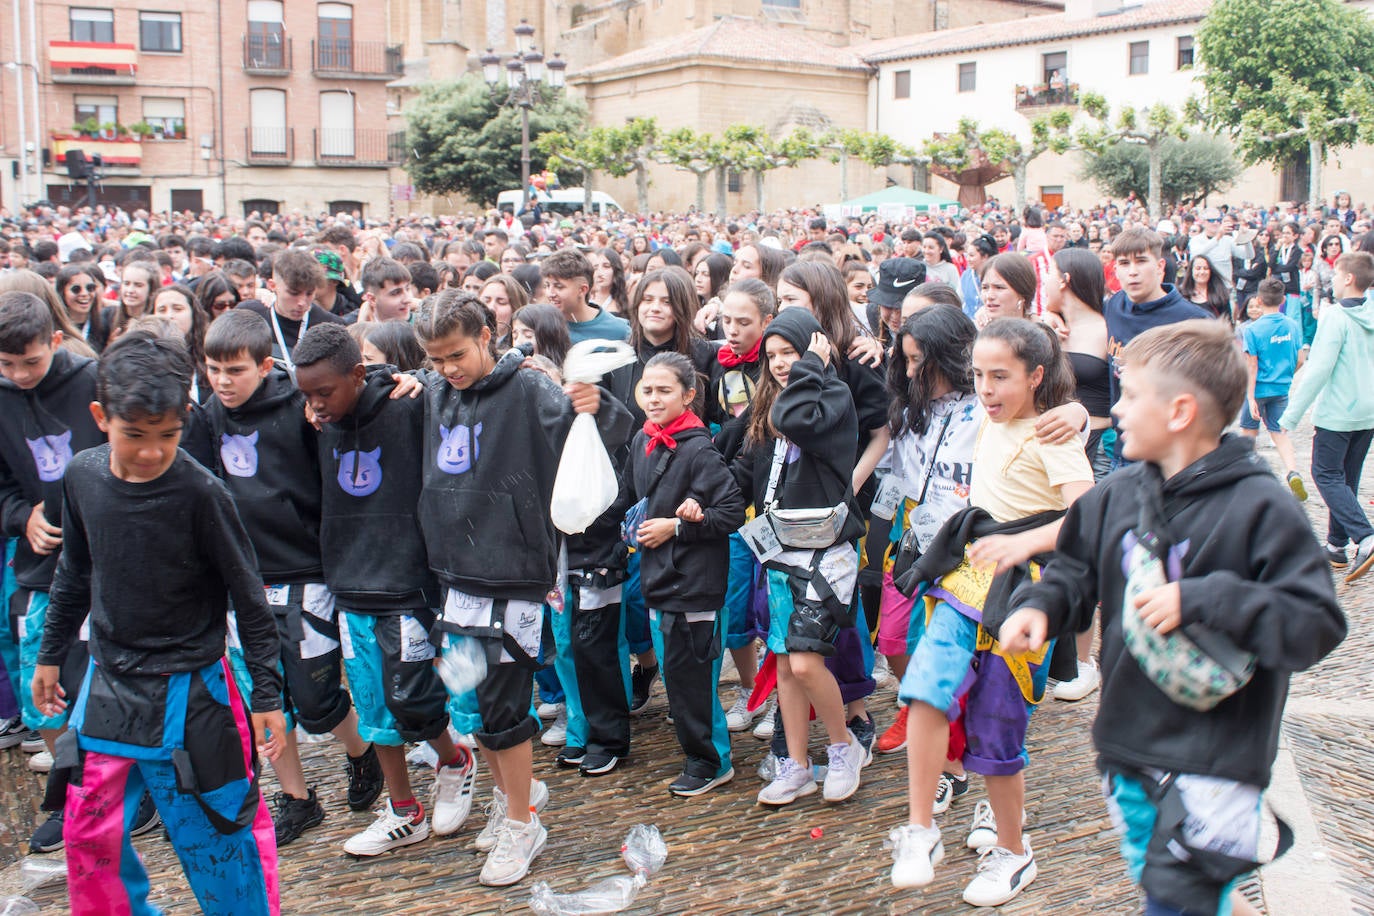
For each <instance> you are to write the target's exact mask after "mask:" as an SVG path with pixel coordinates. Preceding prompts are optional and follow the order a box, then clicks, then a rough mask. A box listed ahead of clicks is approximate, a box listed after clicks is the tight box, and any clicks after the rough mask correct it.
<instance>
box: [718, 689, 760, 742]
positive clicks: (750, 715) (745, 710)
mask: <svg viewBox="0 0 1374 916" xmlns="http://www.w3.org/2000/svg"><path fill="white" fill-rule="evenodd" d="M733 689H734V691H735V702H734V703H732V704H730V708H729V709H727V710H726V711H725V728H726V730H727V731H732V732H742V731H744V730H746V729H747V728H749V726H751V725H753V724H754V720H755V719H757V718H758V717H759V715H760V714H762V712H763V710H764V709H765V708H767V705H768V704H766V703H765V704H764V705H763V706H760V707H759V708H758V709H755V710H753V711H752V712H751V711H750V710H749V694H750V693H752V691H750V690H745V689H744V688H743V687H735V688H733Z"/></svg>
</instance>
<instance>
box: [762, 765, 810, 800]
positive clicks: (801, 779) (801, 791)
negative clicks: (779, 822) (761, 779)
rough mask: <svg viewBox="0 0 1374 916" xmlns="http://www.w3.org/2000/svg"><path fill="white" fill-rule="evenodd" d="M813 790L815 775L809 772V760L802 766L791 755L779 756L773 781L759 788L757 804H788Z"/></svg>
mask: <svg viewBox="0 0 1374 916" xmlns="http://www.w3.org/2000/svg"><path fill="white" fill-rule="evenodd" d="M815 791H816V777H815V776H813V775H812V773H811V761H810V760H808V761H806V765H805V766H802V765H800V764H798V763H797V762H796V761H795V760H793V759H792V758H791V757H780V758H778V763H777V769H776V775H774V777H773V781H772V782H770V783H769V784H768V785H766V786H764V787H763V788H762V789H760V790H759V804H760V805H769V806H770V807H780V806H782V805H790V804H792V802H794V801H796V800H797V799H799V798H801V797H802V796H804V795H811V794H813V793H814V792H815Z"/></svg>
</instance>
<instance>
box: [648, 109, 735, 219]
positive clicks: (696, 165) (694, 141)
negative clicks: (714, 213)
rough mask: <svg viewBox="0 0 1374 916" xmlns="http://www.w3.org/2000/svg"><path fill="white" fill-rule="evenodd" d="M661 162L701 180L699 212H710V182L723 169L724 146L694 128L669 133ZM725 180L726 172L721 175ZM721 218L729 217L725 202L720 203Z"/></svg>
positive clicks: (699, 183)
mask: <svg viewBox="0 0 1374 916" xmlns="http://www.w3.org/2000/svg"><path fill="white" fill-rule="evenodd" d="M659 156H660V160H661V161H662V162H664V163H666V164H668V165H671V166H673V167H674V168H676V169H681V170H682V171H684V172H691V173H692V174H693V175H695V176H696V179H697V210H698V211H699V212H700V211H705V209H706V179H707V178H709V177H710V175H711V173H712V172H717V171H720V169H721V143H720V141H719V140H717V139H716V138H715V137H713V136H711V135H710V134H707V133H698V132H696V131H694V130H692V128H690V127H680V128H678V129H677V130H675V131H672V132H671V133H669V134H667V135H666V136H664V138H663V142H662V144H661V147H660V149H659ZM720 174H721V177H722V178H724V172H721V173H720ZM717 203H718V204H719V207H718V210H719V215H720V217H721V219H724V218H725V215H726V214H725V202H724V200H723V199H722V200H720V201H717Z"/></svg>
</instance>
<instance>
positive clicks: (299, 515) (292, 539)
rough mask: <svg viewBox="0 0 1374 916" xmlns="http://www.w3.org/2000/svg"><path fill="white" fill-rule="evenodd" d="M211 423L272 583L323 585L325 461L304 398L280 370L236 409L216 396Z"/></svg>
mask: <svg viewBox="0 0 1374 916" xmlns="http://www.w3.org/2000/svg"><path fill="white" fill-rule="evenodd" d="M205 419H206V420H207V421H208V422H209V424H210V437H211V442H212V443H213V445H214V448H215V453H216V456H217V457H218V458H219V462H218V464H219V467H218V468H216V471H217V472H218V473H219V476H220V479H222V480H223V481H224V485H225V486H226V487H228V489H229V493H230V494H231V495H232V496H233V497H234V502H235V503H236V504H237V505H238V508H239V515H240V516H242V518H243V526H244V527H245V528H247V529H248V537H249V538H250V539H251V540H252V542H253V547H254V549H255V550H257V554H258V568H259V571H260V572H261V574H262V579H263V582H265V583H266V584H268V585H290V584H296V583H303V582H322V581H324V568H323V566H322V564H321V563H320V459H319V455H318V453H317V445H316V439H317V436H316V433H315V429H314V427H312V426H311V425H310V424H309V423H307V422H306V421H305V396H304V395H303V394H301V393H300V392H299V391H297V390H296V386H295V385H294V384H292V382H291V377H290V376H289V375H287V373H286V370H285V369H283V368H282V367H280V366H274V367H273V368H272V371H271V372H269V373H268V374H267V377H266V378H265V379H263V380H262V384H261V385H259V386H258V390H257V391H255V392H253V394H252V396H251V397H249V398H248V400H247V401H244V402H243V403H242V404H240V405H239V406H238V407H235V408H233V409H229V408H226V407H225V406H224V405H223V404H222V403H221V402H220V400H219V398H218V397H214V398H211V399H210V401H209V402H208V403H206V405H205Z"/></svg>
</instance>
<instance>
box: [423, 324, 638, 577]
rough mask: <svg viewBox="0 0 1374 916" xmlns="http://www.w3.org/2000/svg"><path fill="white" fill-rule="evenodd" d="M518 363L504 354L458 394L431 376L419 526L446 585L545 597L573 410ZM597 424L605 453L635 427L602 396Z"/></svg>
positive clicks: (554, 559)
mask: <svg viewBox="0 0 1374 916" xmlns="http://www.w3.org/2000/svg"><path fill="white" fill-rule="evenodd" d="M524 359H525V356H524V354H523V353H520V352H519V351H518V350H510V351H508V352H506V353H505V354H504V355H503V356H502V357H501V358H500V359H499V360H498V361H497V363H496V366H495V368H493V369H492V371H491V372H490V373H488V374H487V375H486V376H484V377H483V378H481V379H479V380H478V381H476V382H474V383H473V385H472V386H471V387H470V388H467V389H465V390H462V391H460V390H458V389H456V388H454V387H453V386H452V385H450V384H449V383H448V382H447V381H446V380H445V379H443V378H442V377H439V376H437V375H435V374H433V373H429V374H428V375H427V378H428V380H429V381H428V384H427V390H426V392H425V395H424V403H425V446H424V449H425V461H424V489H423V492H422V494H421V497H420V526H421V529H422V530H423V531H424V536H425V546H426V548H427V549H428V553H429V565H430V569H432V570H433V571H434V574H435V575H436V576H438V577H439V582H440V583H441V584H442V585H445V586H447V587H450V588H455V589H458V590H459V591H463V592H466V593H468V594H471V595H476V596H479V597H484V598H504V599H515V600H520V601H543V600H544V597H545V596H546V595H547V594H548V590H549V589H550V588H551V587H553V585H554V580H555V578H556V577H557V571H558V539H557V533H556V532H555V530H554V527H553V521H552V519H551V518H550V517H549V507H550V504H551V502H552V500H553V481H554V476H555V475H556V474H557V473H558V461H559V458H560V456H561V455H562V453H563V443H564V442H565V441H566V440H567V438H568V430H569V429H571V428H572V422H573V416H574V414H573V409H572V403H571V402H570V401H569V400H568V398H567V395H565V394H564V393H563V392H562V391H561V390H560V389H559V387H558V386H557V385H555V384H554V383H553V380H552V379H550V378H549V377H548V376H547V375H544V374H543V373H542V372H537V371H535V370H532V369H529V370H523V371H522V370H521V368H520V365H521V363H522V362H524ZM596 423H597V427H598V429H599V430H600V432H601V438H602V441H603V442H604V443H605V444H606V447H607V449H608V450H609V451H613V450H614V449H616V448H619V447H620V446H622V445H623V444H624V443H625V441H626V440H627V439H628V438H629V436H630V431H631V429H632V427H631V421H630V414H629V412H628V411H627V410H626V409H625V408H624V407H623V406H621V404H620V403H619V402H618V401H617V400H616V399H615V398H613V397H611V396H609V395H607V394H605V393H604V392H603V393H602V400H601V409H600V410H599V411H598V413H597V415H596Z"/></svg>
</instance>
